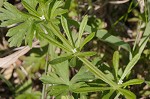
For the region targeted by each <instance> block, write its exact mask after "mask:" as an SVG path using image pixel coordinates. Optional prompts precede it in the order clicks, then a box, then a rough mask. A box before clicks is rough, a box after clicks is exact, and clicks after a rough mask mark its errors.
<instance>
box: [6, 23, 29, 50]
mask: <svg viewBox="0 0 150 99" xmlns="http://www.w3.org/2000/svg"><path fill="white" fill-rule="evenodd" d="M22 27H24V28H22ZM28 28H29V25H28V23H27V22H25V23H22V24H20V25H18V26H16V27H14V28H11V29H9V31H8V32H7V35H6V36H10V37H11V38H9V40H8V41H9V42H10V43H9V45H10V47H12V46H17V47H19V46H20V45H21V43H22V41H23V39H24V37H25V34H26V31H27V29H28Z"/></svg>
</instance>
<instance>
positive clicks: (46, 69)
mask: <svg viewBox="0 0 150 99" xmlns="http://www.w3.org/2000/svg"><path fill="white" fill-rule="evenodd" d="M48 56H49V53H48V52H47V55H46V63H45V75H47V71H48ZM46 88H47V84H43V89H42V98H41V99H45V97H46Z"/></svg>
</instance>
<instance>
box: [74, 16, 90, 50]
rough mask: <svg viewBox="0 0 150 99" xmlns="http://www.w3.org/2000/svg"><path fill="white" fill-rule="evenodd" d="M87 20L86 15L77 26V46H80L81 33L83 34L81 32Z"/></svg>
mask: <svg viewBox="0 0 150 99" xmlns="http://www.w3.org/2000/svg"><path fill="white" fill-rule="evenodd" d="M87 21H88V16H87V15H86V16H85V17H84V18H83V20H82V22H81V24H80V27H79V35H78V41H77V48H79V47H80V43H81V38H82V35H83V32H84V29H85V26H86V24H87Z"/></svg>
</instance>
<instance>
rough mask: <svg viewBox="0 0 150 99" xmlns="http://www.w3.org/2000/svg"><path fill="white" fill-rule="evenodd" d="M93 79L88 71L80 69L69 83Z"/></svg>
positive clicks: (83, 68)
mask: <svg viewBox="0 0 150 99" xmlns="http://www.w3.org/2000/svg"><path fill="white" fill-rule="evenodd" d="M94 78H95V76H94V75H93V74H92V73H91V72H90V71H88V70H87V69H86V68H85V67H81V68H80V70H79V72H78V73H77V74H76V75H75V76H74V77H73V78H72V79H71V83H76V82H79V81H82V82H83V81H89V80H93V79H94Z"/></svg>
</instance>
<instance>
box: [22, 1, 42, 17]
mask: <svg viewBox="0 0 150 99" xmlns="http://www.w3.org/2000/svg"><path fill="white" fill-rule="evenodd" d="M22 4H23V6H24V7H25V8H26V9H27V10H28V11H29V13H31V14H33V15H35V16H37V17H40V15H39V14H38V12H37V11H36V10H35V9H34V8H32V6H30V5H29V4H28V3H26V2H25V1H22Z"/></svg>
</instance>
